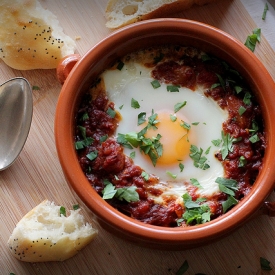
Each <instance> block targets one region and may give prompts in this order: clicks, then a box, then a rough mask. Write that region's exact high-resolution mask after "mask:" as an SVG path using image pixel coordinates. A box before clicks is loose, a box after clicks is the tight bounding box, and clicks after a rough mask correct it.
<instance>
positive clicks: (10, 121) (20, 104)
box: [0, 77, 33, 171]
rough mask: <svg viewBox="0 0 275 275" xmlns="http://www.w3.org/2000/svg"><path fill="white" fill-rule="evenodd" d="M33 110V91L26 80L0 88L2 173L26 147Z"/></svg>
mask: <svg viewBox="0 0 275 275" xmlns="http://www.w3.org/2000/svg"><path fill="white" fill-rule="evenodd" d="M32 110H33V102H32V89H31V86H30V84H29V82H28V81H27V80H26V79H25V78H22V77H18V78H13V79H10V80H8V81H6V82H5V83H3V84H2V85H1V86H0V129H1V130H0V171H2V170H4V169H6V168H8V167H9V166H10V165H12V164H13V163H14V161H15V160H16V158H17V157H18V155H19V154H20V152H21V150H22V148H23V147H24V144H25V142H26V139H27V137H28V134H29V130H30V126H31V120H32Z"/></svg>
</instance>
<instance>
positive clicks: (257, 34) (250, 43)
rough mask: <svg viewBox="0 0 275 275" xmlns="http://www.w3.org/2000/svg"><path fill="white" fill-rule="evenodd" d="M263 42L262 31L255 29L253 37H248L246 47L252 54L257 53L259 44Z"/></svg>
mask: <svg viewBox="0 0 275 275" xmlns="http://www.w3.org/2000/svg"><path fill="white" fill-rule="evenodd" d="M260 41H261V29H254V30H253V33H252V34H251V35H248V36H247V38H246V41H245V43H244V45H245V46H246V47H247V48H248V49H250V50H251V51H252V52H254V51H255V48H256V44H257V42H260Z"/></svg>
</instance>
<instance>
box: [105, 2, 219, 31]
mask: <svg viewBox="0 0 275 275" xmlns="http://www.w3.org/2000/svg"><path fill="white" fill-rule="evenodd" d="M215 1H216V0H150V1H147V0H109V2H108V4H107V7H106V12H105V15H106V19H107V22H106V27H108V28H110V29H117V28H120V27H123V26H125V25H129V24H131V23H134V22H137V21H141V20H145V19H150V18H156V17H163V16H166V15H169V14H171V13H174V12H180V11H183V10H186V9H189V8H190V7H192V6H193V5H204V4H208V3H210V2H215Z"/></svg>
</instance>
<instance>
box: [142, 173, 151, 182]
mask: <svg viewBox="0 0 275 275" xmlns="http://www.w3.org/2000/svg"><path fill="white" fill-rule="evenodd" d="M141 176H142V177H143V178H144V180H145V181H148V180H149V174H148V173H146V172H145V171H142V173H141Z"/></svg>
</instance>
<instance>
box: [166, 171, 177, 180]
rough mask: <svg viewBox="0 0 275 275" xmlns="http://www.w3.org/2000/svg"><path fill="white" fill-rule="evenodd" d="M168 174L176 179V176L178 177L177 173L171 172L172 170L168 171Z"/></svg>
mask: <svg viewBox="0 0 275 275" xmlns="http://www.w3.org/2000/svg"><path fill="white" fill-rule="evenodd" d="M166 174H167V175H168V176H169V177H171V178H173V179H176V178H177V175H176V174H173V173H172V172H170V171H166Z"/></svg>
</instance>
